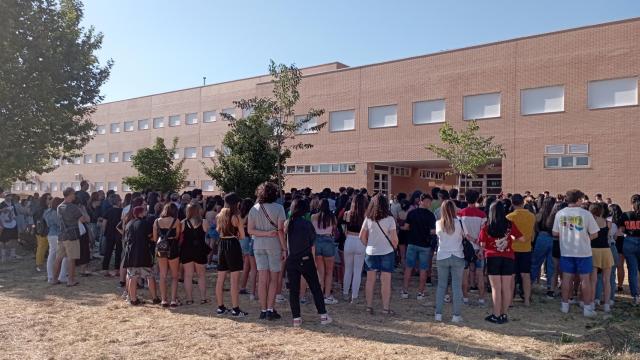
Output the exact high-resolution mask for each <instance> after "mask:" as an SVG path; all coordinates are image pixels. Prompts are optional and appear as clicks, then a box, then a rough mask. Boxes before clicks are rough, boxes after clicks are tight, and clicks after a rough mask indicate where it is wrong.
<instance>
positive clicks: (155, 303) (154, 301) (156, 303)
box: [152, 298, 162, 305]
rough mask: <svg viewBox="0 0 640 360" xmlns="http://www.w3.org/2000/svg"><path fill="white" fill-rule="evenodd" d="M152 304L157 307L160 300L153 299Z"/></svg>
mask: <svg viewBox="0 0 640 360" xmlns="http://www.w3.org/2000/svg"><path fill="white" fill-rule="evenodd" d="M152 302H153V305H158V304H160V303H161V302H162V300H160V298H155V299H153V301H152Z"/></svg>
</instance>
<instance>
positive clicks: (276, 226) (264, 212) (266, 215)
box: [260, 204, 278, 231]
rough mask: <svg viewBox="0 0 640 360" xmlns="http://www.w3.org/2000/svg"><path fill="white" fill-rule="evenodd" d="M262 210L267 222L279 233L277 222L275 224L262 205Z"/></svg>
mask: <svg viewBox="0 0 640 360" xmlns="http://www.w3.org/2000/svg"><path fill="white" fill-rule="evenodd" d="M260 210H262V213H263V214H264V216H265V217H266V218H267V220H268V221H269V223H270V224H271V226H273V227H274V228H275V230H276V231H278V224H276V223H275V222H273V220H271V217H270V216H269V213H267V209H265V208H264V206H263V205H262V204H260Z"/></svg>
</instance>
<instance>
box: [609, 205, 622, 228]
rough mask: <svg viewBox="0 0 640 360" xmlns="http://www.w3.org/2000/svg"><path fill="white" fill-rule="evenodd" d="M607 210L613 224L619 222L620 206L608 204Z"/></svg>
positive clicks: (620, 215)
mask: <svg viewBox="0 0 640 360" xmlns="http://www.w3.org/2000/svg"><path fill="white" fill-rule="evenodd" d="M609 212H610V213H611V222H612V223H614V224H618V223H620V220H621V219H622V214H623V212H622V208H621V207H620V205H618V204H611V205H609Z"/></svg>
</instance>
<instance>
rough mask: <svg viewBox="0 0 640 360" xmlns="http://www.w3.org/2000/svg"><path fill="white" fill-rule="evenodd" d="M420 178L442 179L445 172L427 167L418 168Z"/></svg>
mask: <svg viewBox="0 0 640 360" xmlns="http://www.w3.org/2000/svg"><path fill="white" fill-rule="evenodd" d="M418 175H419V176H420V179H425V180H444V175H445V173H444V172H443V171H432V170H427V169H420V170H418Z"/></svg>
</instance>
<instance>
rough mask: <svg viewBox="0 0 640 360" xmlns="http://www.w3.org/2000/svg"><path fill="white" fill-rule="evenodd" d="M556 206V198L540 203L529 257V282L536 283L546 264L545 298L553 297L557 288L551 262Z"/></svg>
mask: <svg viewBox="0 0 640 360" xmlns="http://www.w3.org/2000/svg"><path fill="white" fill-rule="evenodd" d="M555 204H556V198H554V197H548V198H545V199H544V200H543V201H542V204H541V206H540V211H538V213H537V214H536V233H537V234H538V235H537V237H536V242H535V247H534V248H533V252H532V256H531V282H536V281H538V279H539V278H540V273H541V271H540V269H541V267H542V264H543V263H546V270H547V298H549V299H553V298H554V297H555V289H556V287H557V286H558V275H557V274H558V270H559V269H557V268H556V266H554V261H553V256H552V254H553V244H554V240H553V236H551V229H552V227H553V217H552V216H551V213H552V211H553V208H554V206H555Z"/></svg>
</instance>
